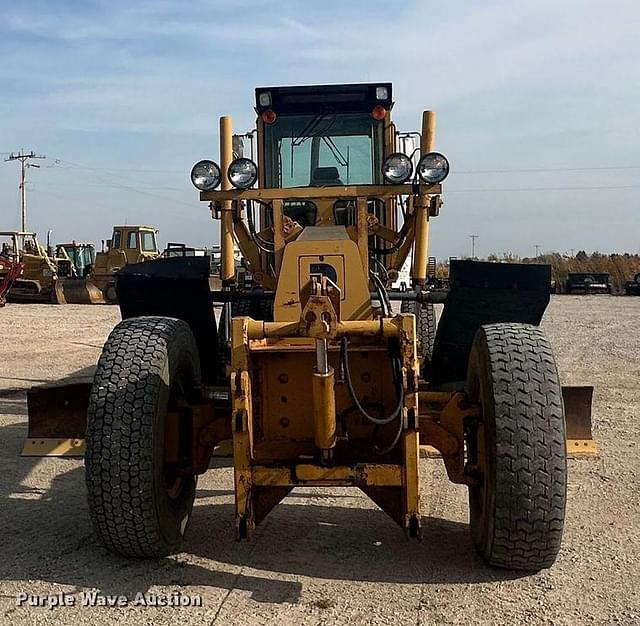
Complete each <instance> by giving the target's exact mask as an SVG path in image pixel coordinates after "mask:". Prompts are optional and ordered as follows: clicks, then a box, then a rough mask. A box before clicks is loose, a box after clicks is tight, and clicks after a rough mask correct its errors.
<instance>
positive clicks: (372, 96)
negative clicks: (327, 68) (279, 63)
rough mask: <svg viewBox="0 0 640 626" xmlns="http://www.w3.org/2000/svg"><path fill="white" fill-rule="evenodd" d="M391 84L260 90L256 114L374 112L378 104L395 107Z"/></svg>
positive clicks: (268, 88) (303, 86)
mask: <svg viewBox="0 0 640 626" xmlns="http://www.w3.org/2000/svg"><path fill="white" fill-rule="evenodd" d="M392 96H393V94H392V89H391V83H384V82H380V83H352V84H342V85H306V86H305V85H300V86H292V87H257V88H256V112H257V113H258V115H261V114H262V113H264V112H265V111H266V110H268V109H272V110H273V111H275V112H276V113H277V114H279V115H287V114H289V115H291V114H301V115H302V114H305V113H306V114H313V113H318V112H321V111H326V110H327V109H329V110H331V111H333V112H336V113H359V112H361V111H371V110H372V109H373V107H375V106H377V105H381V106H383V107H384V108H385V109H387V110H390V109H391V107H393V99H392Z"/></svg>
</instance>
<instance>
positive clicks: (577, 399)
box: [562, 387, 598, 457]
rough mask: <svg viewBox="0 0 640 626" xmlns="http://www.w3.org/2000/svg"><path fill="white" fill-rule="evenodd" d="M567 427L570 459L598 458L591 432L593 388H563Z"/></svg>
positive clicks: (596, 446)
mask: <svg viewBox="0 0 640 626" xmlns="http://www.w3.org/2000/svg"><path fill="white" fill-rule="evenodd" d="M562 399H563V401H564V416H565V421H566V427H567V454H568V455H569V456H570V457H577V456H596V455H597V454H598V445H597V444H596V442H595V441H594V439H593V432H592V430H591V402H592V399H593V387H562Z"/></svg>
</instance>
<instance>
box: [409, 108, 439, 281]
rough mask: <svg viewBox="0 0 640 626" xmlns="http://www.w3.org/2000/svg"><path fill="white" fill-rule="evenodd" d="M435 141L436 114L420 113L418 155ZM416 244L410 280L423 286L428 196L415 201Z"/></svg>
mask: <svg viewBox="0 0 640 626" xmlns="http://www.w3.org/2000/svg"><path fill="white" fill-rule="evenodd" d="M435 139H436V114H435V113H434V112H433V111H424V112H423V113H422V139H421V142H420V154H421V155H424V154H427V152H432V151H433V148H434V145H435ZM415 210H416V244H415V249H414V251H413V271H412V272H411V273H412V279H413V284H414V285H424V283H425V281H426V279H427V256H428V254H429V196H426V195H423V196H419V197H418V198H417V199H416V205H415Z"/></svg>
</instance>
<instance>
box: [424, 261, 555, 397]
mask: <svg viewBox="0 0 640 626" xmlns="http://www.w3.org/2000/svg"><path fill="white" fill-rule="evenodd" d="M449 280H450V291H449V294H448V296H447V299H446V301H445V304H444V311H443V312H442V316H441V318H440V323H439V324H438V330H437V333H436V339H435V345H434V349H433V359H432V361H431V364H430V367H429V370H428V376H429V379H430V381H431V383H432V384H433V385H434V386H435V387H443V386H451V385H454V386H455V385H456V384H459V383H461V382H464V380H465V379H466V376H467V361H468V358H469V352H470V351H471V344H472V343H473V338H474V337H475V334H476V332H477V330H478V328H480V326H483V325H484V324H496V323H501V322H519V323H524V324H534V325H536V326H537V325H538V324H540V321H541V320H542V315H543V314H544V311H545V309H546V308H547V305H548V304H549V294H550V291H551V266H550V265H526V264H520V263H487V262H482V261H457V260H452V261H451V265H450V275H449Z"/></svg>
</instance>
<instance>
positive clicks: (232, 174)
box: [191, 158, 258, 191]
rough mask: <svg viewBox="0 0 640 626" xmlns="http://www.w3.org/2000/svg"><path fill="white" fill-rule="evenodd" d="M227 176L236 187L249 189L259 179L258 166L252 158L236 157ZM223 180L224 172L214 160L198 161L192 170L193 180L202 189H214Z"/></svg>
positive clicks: (197, 187)
mask: <svg viewBox="0 0 640 626" xmlns="http://www.w3.org/2000/svg"><path fill="white" fill-rule="evenodd" d="M227 177H228V178H229V181H230V182H231V184H232V185H233V186H234V187H235V188H236V189H248V188H249V187H251V186H253V184H254V183H255V182H256V180H257V179H258V166H257V165H256V164H255V163H254V162H253V161H252V160H251V159H245V158H240V159H235V160H234V161H231V164H230V165H229V168H228V169H227ZM221 181H222V172H221V171H220V167H219V166H218V164H217V163H214V162H213V161H207V160H204V161H198V162H197V163H196V164H195V165H194V166H193V169H192V170H191V182H192V183H193V185H194V187H195V188H196V189H199V190H200V191H213V190H214V189H215V188H216V187H217V186H218V185H219V184H220V182H221Z"/></svg>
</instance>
